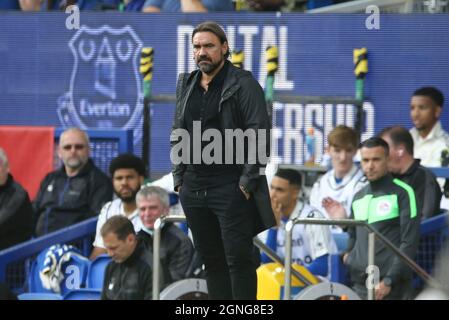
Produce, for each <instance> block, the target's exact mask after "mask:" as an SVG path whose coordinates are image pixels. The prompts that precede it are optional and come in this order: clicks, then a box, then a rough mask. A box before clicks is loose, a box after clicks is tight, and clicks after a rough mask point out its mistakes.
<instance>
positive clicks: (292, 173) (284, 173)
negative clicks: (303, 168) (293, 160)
mask: <svg viewBox="0 0 449 320" xmlns="http://www.w3.org/2000/svg"><path fill="white" fill-rule="evenodd" d="M275 176H276V177H279V178H282V179H285V180H287V181H288V183H290V184H291V185H292V186H295V187H297V188H299V189H301V182H302V177H301V174H300V173H299V172H298V171H296V170H293V169H278V171H277V172H276V174H275Z"/></svg>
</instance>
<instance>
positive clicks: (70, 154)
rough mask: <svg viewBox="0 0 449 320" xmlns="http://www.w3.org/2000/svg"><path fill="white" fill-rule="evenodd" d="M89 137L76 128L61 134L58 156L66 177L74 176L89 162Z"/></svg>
mask: <svg viewBox="0 0 449 320" xmlns="http://www.w3.org/2000/svg"><path fill="white" fill-rule="evenodd" d="M89 153H90V147H89V137H88V135H87V133H86V132H84V131H83V130H81V129H78V128H70V129H67V130H66V131H64V132H63V133H62V134H61V137H60V139H59V148H58V156H59V158H60V159H61V160H62V162H63V163H64V167H65V170H66V173H67V175H68V176H74V175H76V174H77V173H78V172H79V171H80V170H81V169H82V168H83V167H84V166H85V165H86V163H87V161H88V160H89Z"/></svg>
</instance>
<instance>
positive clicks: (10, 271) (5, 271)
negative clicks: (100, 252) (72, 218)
mask: <svg viewBox="0 0 449 320" xmlns="http://www.w3.org/2000/svg"><path fill="white" fill-rule="evenodd" d="M96 226H97V217H94V218H90V219H88V220H85V221H83V222H80V223H78V224H75V225H73V226H70V227H67V228H64V229H61V230H58V231H55V232H52V233H49V234H47V235H45V236H42V237H39V238H36V239H32V240H30V241H27V242H24V243H21V244H18V245H16V246H13V247H11V248H8V249H5V250H2V251H0V282H5V283H7V284H8V286H9V287H10V288H11V289H12V290H13V291H15V292H18V293H19V292H20V291H21V289H22V288H23V286H24V285H25V283H26V277H27V275H28V267H27V265H28V262H27V260H29V259H32V258H34V257H35V256H36V255H37V254H39V253H40V252H41V251H42V250H44V249H46V248H48V247H50V246H52V245H54V244H57V243H73V242H75V241H80V242H79V243H77V246H78V248H79V249H80V250H81V252H82V253H83V255H85V256H89V253H90V250H91V248H92V243H91V236H92V235H93V234H95V231H96Z"/></svg>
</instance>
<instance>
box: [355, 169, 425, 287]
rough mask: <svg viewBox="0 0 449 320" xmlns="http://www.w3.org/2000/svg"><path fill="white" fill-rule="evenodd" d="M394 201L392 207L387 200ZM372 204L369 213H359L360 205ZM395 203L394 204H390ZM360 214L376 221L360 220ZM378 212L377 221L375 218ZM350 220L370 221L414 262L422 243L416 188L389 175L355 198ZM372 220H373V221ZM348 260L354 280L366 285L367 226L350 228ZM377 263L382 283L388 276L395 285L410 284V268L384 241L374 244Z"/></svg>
mask: <svg viewBox="0 0 449 320" xmlns="http://www.w3.org/2000/svg"><path fill="white" fill-rule="evenodd" d="M381 199H391V200H392V201H391V202H390V205H388V203H387V204H386V203H385V201H384V200H382V201H381ZM366 201H368V202H369V204H370V206H369V210H366V211H365V210H357V209H356V207H357V203H363V202H365V203H366ZM391 203H392V205H391ZM357 211H358V212H359V213H361V214H362V215H367V217H368V216H371V217H372V218H373V219H368V218H366V219H360V217H358V216H357ZM375 211H377V212H378V213H377V217H378V218H377V219H374V217H375V215H374V214H375ZM393 211H396V212H397V215H396V216H389V212H393ZM351 217H352V218H354V219H356V220H364V221H367V222H368V223H369V224H370V225H371V226H372V227H374V228H375V229H377V230H378V231H379V232H380V233H381V234H382V235H383V236H385V237H386V238H387V239H388V240H390V241H391V242H392V243H393V245H395V246H396V247H397V248H399V249H400V250H401V251H402V253H404V254H406V255H407V256H408V257H409V258H411V259H414V258H415V255H416V251H417V249H418V244H419V235H420V231H419V227H420V214H419V212H418V210H417V208H416V201H415V197H414V193H413V189H412V188H411V187H410V186H408V185H407V184H406V183H404V182H402V181H399V182H398V179H394V180H393V177H392V176H391V175H389V174H388V175H386V176H384V177H382V178H381V179H379V180H377V181H374V182H370V183H369V184H368V185H366V186H365V187H363V188H362V189H361V190H360V191H359V192H357V193H356V194H355V196H354V199H353V202H352V208H351ZM370 220H371V221H370ZM348 233H349V243H348V252H349V255H348V260H347V264H348V266H349V271H350V275H351V280H352V281H354V282H355V283H358V284H364V283H365V279H366V276H367V274H366V267H367V264H368V232H367V230H366V229H365V228H364V227H355V228H348ZM375 264H376V266H378V267H379V272H380V274H379V275H380V280H382V279H383V278H384V277H389V278H390V279H391V280H392V285H393V288H394V286H395V284H398V283H404V282H406V281H409V280H410V279H411V276H412V272H411V269H410V268H409V267H408V266H407V265H405V264H404V263H403V262H402V260H400V258H399V257H397V256H396V255H395V254H394V253H393V252H392V251H391V250H390V249H389V248H388V247H386V246H385V245H384V244H383V242H381V241H380V240H376V242H375Z"/></svg>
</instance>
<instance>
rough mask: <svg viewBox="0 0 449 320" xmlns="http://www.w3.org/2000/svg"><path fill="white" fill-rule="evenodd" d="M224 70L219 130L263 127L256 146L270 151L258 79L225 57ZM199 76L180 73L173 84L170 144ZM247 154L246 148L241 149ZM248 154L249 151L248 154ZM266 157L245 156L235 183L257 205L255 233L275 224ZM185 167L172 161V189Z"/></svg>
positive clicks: (180, 180) (268, 122) (181, 126)
mask: <svg viewBox="0 0 449 320" xmlns="http://www.w3.org/2000/svg"><path fill="white" fill-rule="evenodd" d="M226 63H229V67H228V73H227V75H226V79H225V81H224V84H223V89H222V93H221V100H220V104H219V107H218V112H219V114H220V126H221V132H224V130H225V129H231V130H235V129H242V130H243V131H245V130H247V129H253V130H255V131H256V132H257V130H258V129H263V130H265V132H266V133H267V134H266V137H265V139H260V137H258V143H257V145H258V148H260V149H261V150H263V151H265V154H264V155H266V156H267V157H268V156H269V152H270V134H269V130H271V120H270V117H269V116H268V112H267V107H266V102H265V98H264V93H263V90H262V88H261V87H260V85H259V83H258V82H257V81H256V79H254V77H253V76H252V74H251V72H249V71H245V70H242V69H239V68H236V67H234V66H233V65H232V64H230V62H229V61H226ZM198 77H201V72H200V71H199V70H196V71H193V72H192V73H190V74H188V75H186V74H181V75H180V76H179V80H178V86H177V88H176V96H177V99H176V112H175V118H174V121H173V128H172V134H171V136H170V142H171V145H172V152H174V151H173V147H174V146H175V145H176V144H177V143H178V142H179V140H180V138H179V136H178V135H177V134H176V131H175V130H176V129H186V128H185V126H184V113H185V109H186V105H187V101H188V99H189V97H190V95H191V93H192V90H193V88H194V86H195V84H196V83H197V78H198ZM245 154H247V152H245ZM250 156H252V155H250ZM265 164H266V159H260V158H259V159H254V158H249V157H247V158H246V161H245V164H242V165H238V166H240V167H241V175H240V181H239V185H242V186H244V187H245V189H246V190H248V191H249V192H250V193H251V196H252V198H253V200H254V201H255V204H256V206H257V209H258V221H257V226H256V229H255V231H254V232H255V234H257V233H259V232H261V231H263V230H265V229H268V228H271V227H272V226H274V225H275V224H276V220H275V218H274V214H273V211H272V209H271V202H270V195H269V191H268V185H267V181H266V178H265V176H264V175H260V168H262V167H264V166H265ZM185 170H186V165H185V164H174V165H173V169H172V172H173V179H174V186H175V190H177V189H178V187H179V186H180V185H182V183H183V176H184V173H185Z"/></svg>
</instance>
